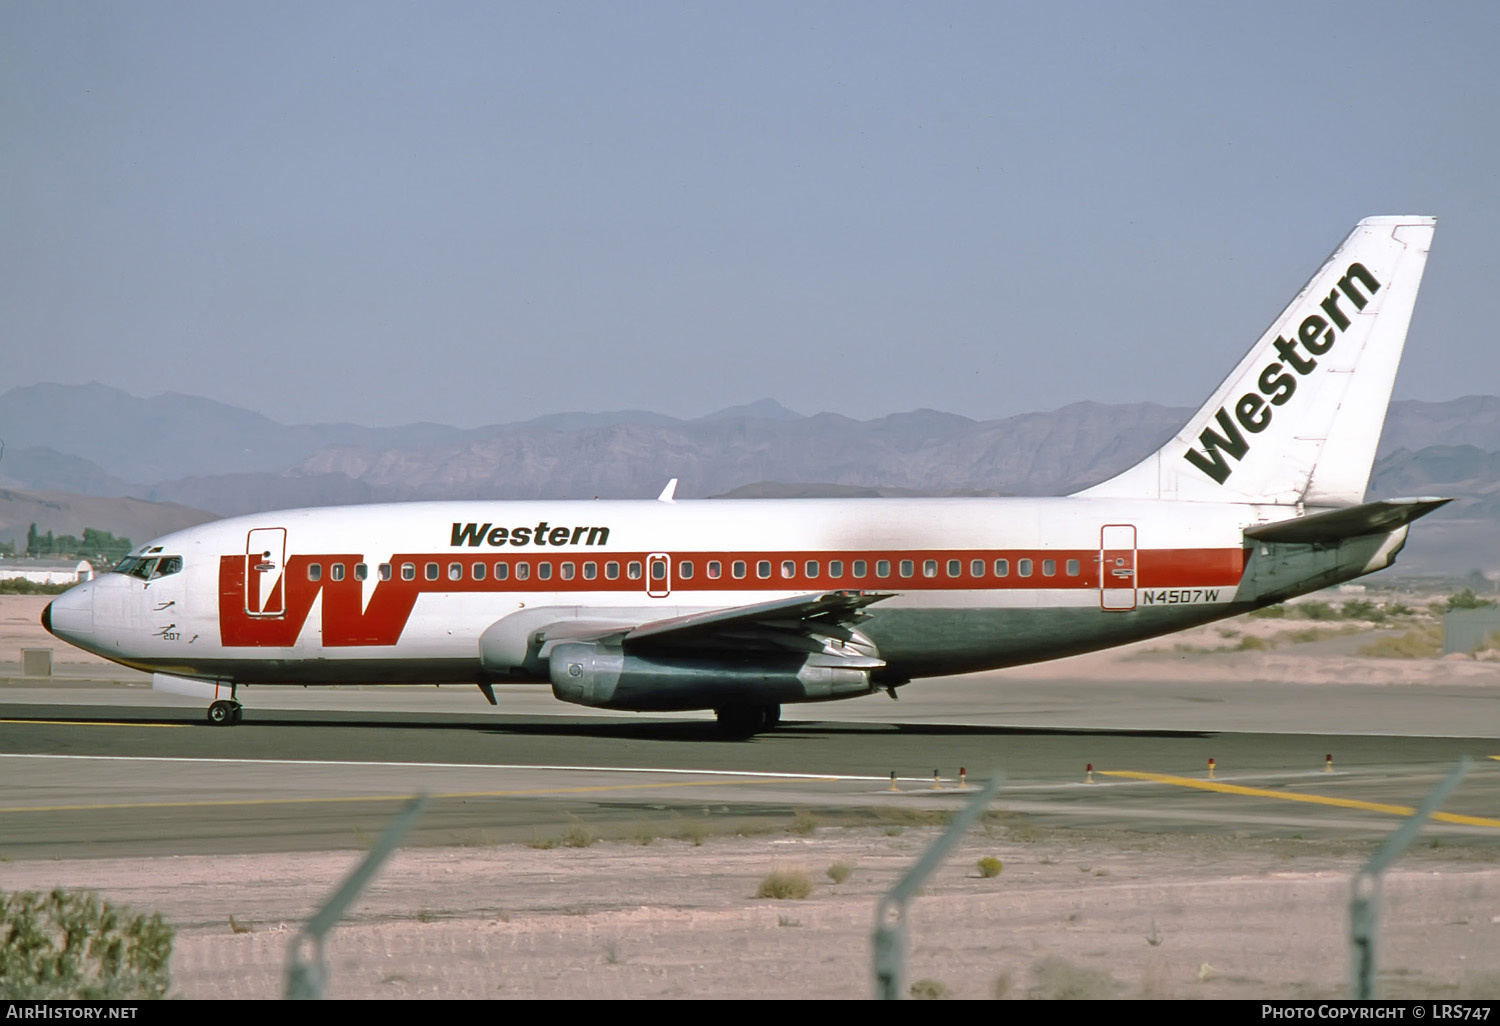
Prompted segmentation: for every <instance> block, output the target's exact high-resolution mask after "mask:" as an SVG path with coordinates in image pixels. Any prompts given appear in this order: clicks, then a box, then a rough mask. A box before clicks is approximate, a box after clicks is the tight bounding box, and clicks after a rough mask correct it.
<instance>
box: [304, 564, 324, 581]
mask: <svg viewBox="0 0 1500 1026" xmlns="http://www.w3.org/2000/svg"><path fill="white" fill-rule="evenodd" d="M307 579H308V580H309V581H321V580H322V579H323V564H322V563H309V564H307Z"/></svg>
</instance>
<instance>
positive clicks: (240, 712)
mask: <svg viewBox="0 0 1500 1026" xmlns="http://www.w3.org/2000/svg"><path fill="white" fill-rule="evenodd" d="M244 714H245V707H244V706H242V705H240V703H238V702H236V701H234V700H233V699H226V698H221V699H219V700H218V701H217V702H215V703H214V704H213V705H211V706H209V707H208V722H209V723H212V724H213V725H214V726H216V727H232V726H234V725H235V724H236V723H238V722H240V718H241V717H242V716H244Z"/></svg>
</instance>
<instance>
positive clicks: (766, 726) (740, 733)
mask: <svg viewBox="0 0 1500 1026" xmlns="http://www.w3.org/2000/svg"><path fill="white" fill-rule="evenodd" d="M714 715H715V716H717V717H718V718H719V733H720V734H721V735H723V736H724V737H727V738H747V737H754V736H755V735H756V734H760V733H763V732H765V731H768V730H775V729H776V725H777V724H778V723H780V722H781V706H779V705H726V706H725V707H724V708H722V709H715V710H714Z"/></svg>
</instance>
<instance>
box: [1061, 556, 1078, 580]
mask: <svg viewBox="0 0 1500 1026" xmlns="http://www.w3.org/2000/svg"><path fill="white" fill-rule="evenodd" d="M1064 566H1065V567H1066V569H1067V571H1068V576H1069V577H1077V576H1078V560H1076V559H1070V560H1068V562H1067V563H1066V564H1064Z"/></svg>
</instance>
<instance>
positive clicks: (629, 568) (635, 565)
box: [625, 559, 641, 581]
mask: <svg viewBox="0 0 1500 1026" xmlns="http://www.w3.org/2000/svg"><path fill="white" fill-rule="evenodd" d="M625 576H626V577H629V578H630V579H631V580H632V581H639V580H640V579H641V564H640V561H639V560H635V559H632V560H631V561H630V562H629V563H626V564H625Z"/></svg>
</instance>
